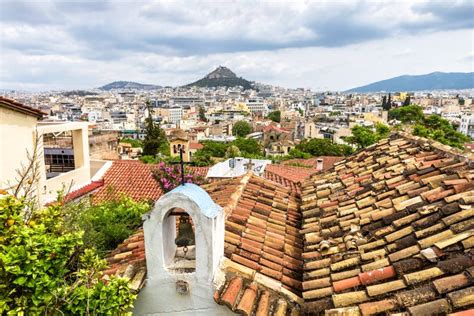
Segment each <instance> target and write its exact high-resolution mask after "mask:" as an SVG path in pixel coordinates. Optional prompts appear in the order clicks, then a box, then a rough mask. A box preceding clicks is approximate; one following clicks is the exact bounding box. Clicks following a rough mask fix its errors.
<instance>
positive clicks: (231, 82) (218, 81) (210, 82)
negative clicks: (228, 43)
mask: <svg viewBox="0 0 474 316" xmlns="http://www.w3.org/2000/svg"><path fill="white" fill-rule="evenodd" d="M192 86H196V87H207V88H210V87H236V86H242V87H243V88H244V90H247V89H252V86H253V84H252V82H250V81H248V80H245V79H243V78H242V77H237V75H236V74H235V73H234V72H233V71H232V70H230V69H229V68H227V67H224V66H219V67H217V68H216V69H215V70H213V71H212V72H210V73H208V74H207V75H206V76H205V77H204V78H202V79H199V80H198V81H195V82H193V83H190V84H187V85H186V87H192Z"/></svg>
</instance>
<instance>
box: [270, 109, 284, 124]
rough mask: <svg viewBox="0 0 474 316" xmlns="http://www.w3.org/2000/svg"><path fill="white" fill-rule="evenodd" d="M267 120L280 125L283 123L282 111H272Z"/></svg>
mask: <svg viewBox="0 0 474 316" xmlns="http://www.w3.org/2000/svg"><path fill="white" fill-rule="evenodd" d="M267 118H268V119H270V120H272V121H273V122H277V123H280V121H281V111H280V110H276V111H272V112H270V113H269V114H268V116H267Z"/></svg>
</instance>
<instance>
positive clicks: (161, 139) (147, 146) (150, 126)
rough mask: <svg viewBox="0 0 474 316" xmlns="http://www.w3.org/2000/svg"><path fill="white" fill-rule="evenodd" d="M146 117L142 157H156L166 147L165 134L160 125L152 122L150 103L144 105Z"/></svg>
mask: <svg viewBox="0 0 474 316" xmlns="http://www.w3.org/2000/svg"><path fill="white" fill-rule="evenodd" d="M146 106H147V109H148V117H147V118H146V119H145V133H146V135H145V139H144V140H143V155H149V156H156V154H157V153H158V152H159V151H160V149H163V148H164V146H166V145H167V143H168V141H167V139H166V135H165V132H164V131H163V130H162V129H161V127H160V125H159V124H157V123H155V122H154V121H153V118H152V115H151V105H150V101H147V103H146Z"/></svg>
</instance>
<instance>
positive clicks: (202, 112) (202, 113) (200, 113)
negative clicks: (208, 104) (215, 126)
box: [199, 105, 207, 122]
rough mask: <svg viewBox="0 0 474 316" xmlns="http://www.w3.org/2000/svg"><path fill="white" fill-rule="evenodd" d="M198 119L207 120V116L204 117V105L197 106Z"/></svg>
mask: <svg viewBox="0 0 474 316" xmlns="http://www.w3.org/2000/svg"><path fill="white" fill-rule="evenodd" d="M199 120H201V121H203V122H207V117H206V110H205V109H204V106H202V105H201V106H200V107H199Z"/></svg>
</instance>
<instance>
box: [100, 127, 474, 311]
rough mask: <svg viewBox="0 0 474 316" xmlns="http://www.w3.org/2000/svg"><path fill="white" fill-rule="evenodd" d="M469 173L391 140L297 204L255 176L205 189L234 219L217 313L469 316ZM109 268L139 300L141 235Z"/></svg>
mask: <svg viewBox="0 0 474 316" xmlns="http://www.w3.org/2000/svg"><path fill="white" fill-rule="evenodd" d="M472 166H473V162H472V161H470V160H469V159H465V158H464V157H463V156H461V155H459V153H458V152H455V151H453V150H451V149H450V148H448V147H445V146H443V145H439V144H437V143H434V142H431V141H427V140H423V139H418V138H406V137H400V136H399V135H394V136H392V137H391V138H390V139H389V140H383V141H381V142H380V143H378V144H376V145H374V146H371V147H369V148H367V149H365V150H363V151H360V152H358V153H356V154H354V155H353V156H351V157H348V158H347V159H346V160H344V161H342V162H341V163H338V164H337V165H336V166H335V168H334V169H333V170H332V171H330V172H327V173H324V174H314V175H312V176H311V177H310V178H309V179H307V180H306V181H305V182H304V183H303V185H302V197H301V200H300V199H299V198H298V197H295V196H293V195H292V194H291V191H290V189H289V188H285V187H283V186H281V185H279V184H276V183H274V182H271V181H268V180H265V179H263V178H260V177H257V176H249V175H246V176H244V177H243V178H241V179H229V180H223V181H216V182H214V183H211V184H208V185H205V186H203V187H204V188H205V189H206V190H207V192H209V194H210V195H211V197H212V198H213V199H214V200H215V201H216V202H217V203H219V204H220V205H221V206H223V207H224V210H225V212H226V215H227V219H226V232H225V249H224V253H225V258H224V259H223V260H222V264H221V270H220V271H221V272H220V273H223V274H224V278H222V280H223V282H222V283H221V284H220V286H218V289H217V291H216V292H215V294H214V299H215V301H216V302H217V303H219V304H224V305H227V306H228V307H229V308H231V309H232V310H233V311H235V312H238V313H241V314H245V315H268V314H271V315H299V314H303V313H304V314H316V315H317V314H322V313H326V314H327V315H372V314H384V313H396V312H403V313H406V314H411V315H424V314H427V315H428V314H429V315H431V314H448V313H456V314H455V315H457V314H458V312H459V311H463V310H466V309H469V308H473V306H474V299H473V295H474V283H473V282H474V261H473V257H474V249H473V247H474V208H473V201H474V170H473V167H472ZM236 197H237V198H236ZM107 261H108V262H109V266H110V269H109V270H108V271H107V273H108V274H110V273H117V274H120V275H124V276H129V277H130V279H131V286H132V288H133V289H136V290H138V289H140V287H141V286H143V282H144V280H145V275H146V268H145V266H146V264H145V257H144V241H143V232H142V231H138V232H137V233H136V234H135V235H133V236H131V237H130V238H128V239H127V240H126V241H124V243H122V244H121V245H120V246H119V247H118V248H117V250H116V251H114V252H113V253H111V255H110V256H109V257H108V258H107ZM459 315H464V313H461V314H459Z"/></svg>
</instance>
